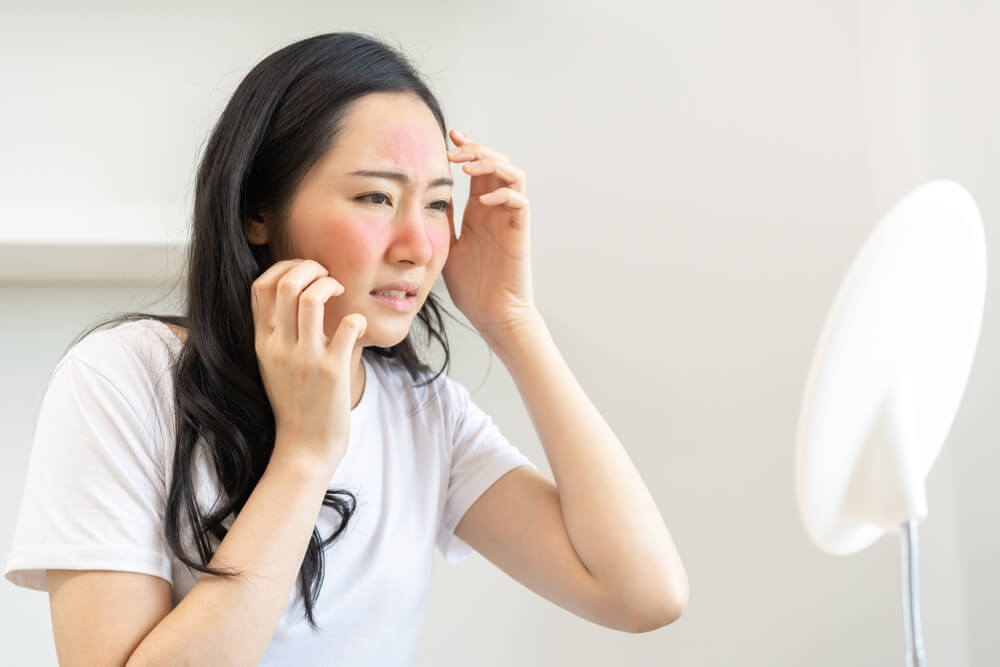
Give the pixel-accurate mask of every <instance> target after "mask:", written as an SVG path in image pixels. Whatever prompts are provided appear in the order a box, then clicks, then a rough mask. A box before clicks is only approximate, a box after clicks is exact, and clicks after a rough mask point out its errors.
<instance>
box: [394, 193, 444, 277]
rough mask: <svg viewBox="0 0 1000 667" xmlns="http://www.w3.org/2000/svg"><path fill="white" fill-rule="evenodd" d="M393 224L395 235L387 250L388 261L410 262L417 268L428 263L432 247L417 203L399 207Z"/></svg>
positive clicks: (423, 217)
mask: <svg viewBox="0 0 1000 667" xmlns="http://www.w3.org/2000/svg"><path fill="white" fill-rule="evenodd" d="M394 222H395V234H394V235H393V242H392V245H391V246H390V248H389V260H390V261H392V262H410V263H412V264H416V265H418V266H421V265H424V264H427V263H428V262H430V260H431V256H432V255H433V253H434V246H433V244H432V243H431V239H430V236H429V235H428V229H427V225H428V221H427V220H426V219H425V216H424V214H423V211H422V210H421V208H420V204H419V202H416V203H411V204H410V205H408V206H406V207H400V208H399V214H398V215H397V217H396V220H395V221H394Z"/></svg>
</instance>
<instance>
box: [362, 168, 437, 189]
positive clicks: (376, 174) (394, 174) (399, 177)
mask: <svg viewBox="0 0 1000 667" xmlns="http://www.w3.org/2000/svg"><path fill="white" fill-rule="evenodd" d="M348 175H349V176H368V177H370V178H387V179H389V180H390V181H398V182H399V183H402V184H403V185H409V183H410V178H409V176H407V175H406V174H403V173H401V172H398V171H373V170H370V169H360V170H358V171H352V172H351V173H350V174H348ZM454 184H455V181H453V180H452V179H450V178H448V177H447V176H443V177H441V178H436V179H434V180H433V181H431V182H430V183H428V184H427V187H428V188H436V187H438V186H440V185H454Z"/></svg>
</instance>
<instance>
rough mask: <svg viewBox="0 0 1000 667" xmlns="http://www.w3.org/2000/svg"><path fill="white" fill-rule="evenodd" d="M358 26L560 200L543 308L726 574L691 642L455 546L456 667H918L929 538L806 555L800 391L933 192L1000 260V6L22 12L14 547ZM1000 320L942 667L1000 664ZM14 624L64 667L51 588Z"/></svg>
mask: <svg viewBox="0 0 1000 667" xmlns="http://www.w3.org/2000/svg"><path fill="white" fill-rule="evenodd" d="M338 30H355V31H361V32H366V33H369V34H372V35H374V36H377V37H381V38H383V39H386V40H388V41H389V42H390V43H393V44H395V45H397V46H399V47H401V48H402V49H403V50H404V51H405V52H406V53H407V54H408V55H409V56H410V57H411V58H412V60H413V61H414V62H415V64H416V65H417V67H418V68H419V69H420V70H421V71H422V72H423V73H424V74H425V76H426V78H427V80H428V82H429V83H430V85H431V87H432V89H433V90H434V91H435V92H436V93H437V94H438V96H439V98H440V100H441V102H442V104H443V107H444V112H445V114H446V118H447V120H448V123H449V125H450V126H453V127H457V128H459V129H461V130H463V131H465V132H466V133H467V134H469V135H470V136H471V137H473V138H475V139H476V140H478V141H481V142H483V143H486V144H488V145H490V146H493V147H495V148H497V149H498V150H501V151H502V152H504V153H506V154H508V155H509V156H511V158H512V160H513V162H514V163H515V164H517V165H518V166H520V167H522V168H523V169H524V170H525V171H526V172H527V174H528V181H527V182H528V195H529V199H530V201H531V205H532V219H533V225H534V227H533V241H532V243H533V270H534V278H535V294H536V298H537V300H538V303H539V307H540V309H541V311H542V313H543V315H544V316H545V317H546V319H547V321H548V323H549V327H550V329H551V330H552V332H553V335H554V337H555V339H556V342H557V343H558V344H559V346H560V348H561V350H562V352H563V355H564V356H565V357H566V359H567V361H568V362H569V364H570V366H571V367H572V368H573V370H574V371H575V373H576V375H577V377H578V379H579V380H580V382H581V384H582V385H583V387H584V389H585V390H586V391H587V392H588V394H589V395H590V397H591V398H592V399H593V401H594V402H595V403H596V405H597V406H598V408H599V409H600V410H601V412H602V414H603V415H604V416H605V417H606V418H607V420H608V421H609V423H610V424H611V425H612V427H613V428H614V429H615V431H616V433H617V434H618V435H619V437H620V438H621V440H622V442H623V443H624V444H625V446H626V448H627V449H628V451H629V453H630V455H631V456H632V458H633V460H634V461H635V463H636V465H637V466H638V468H639V470H640V471H641V473H642V475H643V477H644V479H645V480H646V482H647V484H648V485H649V487H650V489H651V491H652V493H653V495H654V497H655V498H656V500H657V503H658V505H659V507H660V510H661V512H662V513H663V516H664V518H665V519H666V522H667V525H668V527H669V529H670V531H671V533H672V535H673V537H674V540H675V542H676V544H677V546H678V549H679V550H680V553H681V556H682V558H683V559H684V562H685V564H686V567H687V570H688V574H689V576H690V580H691V602H690V606H689V608H688V611H687V613H686V614H685V615H684V616H683V617H682V618H681V619H680V620H679V621H677V622H676V623H674V624H672V625H670V626H668V627H666V628H663V629H660V630H657V631H654V632H651V633H647V634H643V635H631V634H626V633H620V632H616V631H613V630H609V629H606V628H603V627H600V626H597V625H594V624H592V623H589V622H587V621H584V620H582V619H580V618H578V617H576V616H573V615H572V614H570V613H569V612H566V611H564V610H562V609H560V608H559V607H556V606H555V605H553V604H552V603H550V602H548V601H546V600H544V599H542V598H540V597H539V596H537V595H535V594H534V593H532V592H531V591H529V590H527V589H526V588H524V587H523V586H521V585H520V584H518V583H517V582H516V581H514V580H512V579H510V578H509V577H508V576H507V575H505V574H504V573H502V572H501V571H500V570H498V569H497V568H496V567H495V566H493V565H492V564H491V563H490V562H488V561H486V560H485V559H484V558H482V557H481V556H479V555H474V556H473V557H471V558H470V559H469V560H467V561H465V562H463V563H461V564H458V565H449V564H447V563H446V562H445V561H444V560H443V559H442V558H441V557H440V554H438V555H437V556H436V561H435V569H434V583H433V588H432V596H431V602H430V607H429V610H428V615H427V619H426V625H425V628H424V634H423V642H422V646H421V664H422V665H426V666H431V665H435V666H437V665H445V666H447V665H469V664H471V665H485V666H500V665H504V666H507V665H512V664H517V665H532V666H535V665H537V666H542V665H578V666H584V665H595V666H596V665H607V664H621V665H705V666H713V667H716V666H717V667H722V666H727V667H728V666H731V665H768V666H769V667H792V666H801V665H830V666H833V665H837V666H839V665H845V664H850V665H855V666H865V665H872V666H874V665H886V664H894V663H895V664H902V661H903V635H902V616H901V603H900V595H901V593H900V581H899V565H898V548H899V547H898V541H897V539H896V538H895V537H892V536H888V537H885V538H883V539H882V540H880V541H879V542H877V543H876V544H875V545H873V546H872V547H871V548H869V549H868V550H866V551H864V552H862V553H860V554H858V555H856V556H852V557H850V558H836V557H833V556H828V555H825V554H823V553H821V552H820V551H818V550H817V549H816V548H815V547H813V545H812V544H811V543H810V542H809V541H808V539H807V537H806V535H805V532H804V531H803V529H802V526H801V523H800V521H799V517H798V512H797V509H796V505H795V496H794V484H793V467H792V463H793V454H794V436H795V426H796V420H797V416H798V409H799V401H800V392H801V390H802V388H803V385H804V382H805V378H806V373H807V371H808V365H809V361H810V358H811V354H812V351H813V346H814V344H815V341H816V338H817V336H818V334H819V331H820V328H821V326H822V323H823V318H824V316H825V314H826V310H827V308H828V306H829V304H830V302H831V300H832V298H833V295H834V293H835V291H836V288H837V286H838V284H839V282H840V280H841V277H842V276H843V274H844V272H845V271H846V269H847V267H848V265H849V264H850V261H851V259H852V258H853V256H854V254H855V252H856V251H857V250H858V249H859V247H860V245H861V243H862V242H863V240H864V238H865V236H866V235H867V234H868V232H869V231H870V230H871V229H872V228H873V227H874V225H875V224H876V222H877V221H878V218H879V217H880V216H881V215H882V214H883V213H884V212H885V211H886V210H887V209H888V208H889V207H890V206H891V204H892V203H893V202H894V201H895V200H896V199H897V198H899V197H900V196H901V195H903V194H904V193H905V192H907V191H908V190H910V189H911V188H913V187H915V186H917V185H919V184H921V183H923V182H925V181H927V180H930V179H934V178H948V179H953V180H956V181H958V182H959V183H961V184H962V185H964V186H965V187H966V188H967V189H968V190H969V191H970V192H971V193H972V195H973V197H974V198H975V199H976V200H977V202H978V204H979V207H980V210H981V212H982V215H983V219H984V223H985V227H986V237H987V243H988V249H989V263H990V266H991V267H996V266H1000V254H998V253H1000V246H998V241H997V235H996V233H995V230H996V229H997V223H996V220H998V218H1000V188H998V187H997V185H998V176H1000V124H998V121H997V118H1000V88H998V87H997V85H996V71H997V70H996V68H997V63H998V62H1000V43H998V42H997V41H996V40H995V39H993V37H995V35H996V34H997V32H998V30H1000V3H991V2H984V1H979V2H974V1H967V2H962V1H956V0H922V1H918V0H912V1H907V0H867V1H864V0H843V1H841V2H829V3H801V2H795V1H793V0H770V1H764V0H762V1H758V2H754V3H745V2H738V1H735V0H720V1H719V2H711V3H690V2H683V3H682V2H671V1H669V0H666V1H661V2H652V1H650V0H615V1H614V2H610V1H609V2H597V3H584V2H578V3H568V2H556V1H554V0H530V1H529V0H515V1H512V2H491V3H473V2H470V3H466V2H456V1H454V0H424V1H423V2H421V3H405V2H402V1H397V2H388V1H385V0H369V1H367V2H364V3H353V2H352V3H347V2H303V1H296V0H286V1H285V2H283V3H280V4H279V3H257V2H247V1H242V2H238V3H237V2H214V3H202V2H193V1H189V0H176V1H175V2H171V3H130V2H122V1H117V2H83V3H80V2H74V3H69V2H67V3H58V2H53V1H50V0H39V1H36V2H32V3H30V4H29V3H18V2H11V0H3V2H2V3H0V81H2V82H3V93H2V97H3V104H2V105H0V146H2V147H3V148H2V150H3V155H4V157H3V159H2V160H0V325H2V326H0V369H2V370H0V410H2V418H3V424H4V426H5V429H4V430H5V436H4V438H3V441H2V444H0V447H2V452H3V455H4V456H3V462H2V463H3V465H2V466H0V554H2V555H3V556H4V558H6V553H7V551H8V550H9V546H10V539H11V537H12V533H13V529H14V522H15V519H16V516H17V510H18V506H19V503H20V496H21V492H22V489H23V484H24V474H25V472H26V467H27V462H28V456H29V453H30V447H31V440H32V435H33V431H34V425H35V418H36V416H37V412H38V408H39V405H40V402H41V398H42V395H43V393H44V389H45V383H46V381H47V378H48V374H49V373H50V372H51V370H52V368H53V367H54V366H55V364H56V362H57V361H58V359H59V358H60V357H61V356H62V354H63V352H64V351H65V349H66V347H67V346H68V345H69V343H70V340H71V339H72V338H73V336H75V335H76V334H77V333H79V332H80V331H81V330H82V329H83V328H84V327H85V326H86V325H87V324H89V323H91V322H93V321H95V320H96V319H98V318H99V317H101V316H103V315H106V314H111V313H114V312H117V311H122V310H138V309H145V310H153V311H156V312H165V313H168V312H178V311H179V308H180V306H179V303H180V301H179V298H178V293H177V290H176V287H177V280H178V271H179V270H180V259H181V249H182V247H183V244H184V242H185V239H186V238H187V234H188V228H187V225H188V223H189V218H190V215H189V213H190V207H191V202H192V195H193V182H194V170H195V168H196V165H197V161H198V157H199V155H200V151H201V149H202V147H203V142H204V141H205V139H206V138H207V135H208V133H209V131H210V129H211V127H212V125H213V124H214V122H215V120H216V118H217V117H218V114H219V113H220V112H221V110H222V107H223V106H224V104H225V102H226V101H227V99H228V97H229V96H230V95H231V93H232V92H233V90H234V89H235V87H236V85H237V83H238V82H239V81H240V79H241V78H242V77H243V76H244V75H245V74H246V73H247V72H248V71H249V70H250V69H251V68H252V66H253V65H254V64H255V63H256V62H257V61H259V60H260V59H262V58H263V57H265V56H266V55H267V54H269V53H271V52H272V51H274V50H276V49H278V48H280V47H282V46H284V45H286V44H288V43H290V42H292V41H296V40H298V39H301V38H304V37H307V36H310V35H313V34H317V33H321V32H332V31H338ZM452 171H453V174H455V175H456V177H461V176H462V172H461V171H460V170H458V169H455V168H453V170H452ZM467 181H468V179H467V178H461V179H459V183H458V185H457V187H456V190H455V193H456V194H455V199H456V210H457V211H461V210H462V207H463V206H464V200H465V196H466V194H467V192H468V184H467ZM206 289H211V286H206ZM436 290H437V291H438V292H439V293H440V294H441V295H442V296H443V297H444V298H445V301H446V303H448V304H450V301H448V300H447V297H446V293H445V290H444V286H443V283H439V285H438V286H437V287H436ZM998 295H1000V291H998V289H997V284H996V278H991V285H990V287H989V289H988V294H987V304H986V313H985V319H984V329H983V334H982V338H981V342H980V348H979V353H978V356H977V358H976V362H975V364H974V366H973V370H972V375H971V379H970V384H969V387H968V390H967V393H966V396H965V400H964V403H963V405H962V407H961V409H960V411H959V413H958V416H957V419H956V422H955V426H954V429H953V430H952V433H951V436H950V438H949V442H948V443H947V444H946V446H945V448H944V450H943V453H942V455H941V458H940V460H939V461H938V464H937V465H936V467H935V468H934V469H933V471H932V473H931V476H930V479H929V480H928V502H929V507H930V516H929V517H928V519H927V521H926V522H924V523H923V524H922V526H921V535H920V539H921V547H922V551H921V568H922V596H923V598H922V601H923V620H924V629H925V632H924V634H925V643H926V649H927V656H928V662H929V664H931V665H948V666H949V667H986V666H989V665H997V664H1000V644H998V643H997V642H995V641H992V639H993V637H992V634H993V632H995V630H994V625H995V623H996V621H997V620H998V619H997V612H996V611H995V605H994V604H993V601H994V600H995V599H997V597H998V595H1000V572H998V570H997V568H996V567H995V563H997V562H998V561H1000V538H998V536H997V533H996V530H995V529H996V527H997V525H998V521H1000V503H998V501H997V495H996V493H995V492H994V488H995V484H994V483H993V482H991V479H992V478H993V476H994V474H995V473H994V471H996V470H997V469H1000V450H998V448H997V447H996V446H995V443H996V435H997V434H998V433H1000V411H998V410H997V409H996V405H995V403H996V399H995V397H996V396H997V395H998V393H1000V340H998V332H1000V311H998V307H997V306H998V305H1000V296H998ZM449 309H450V310H451V312H452V313H454V314H455V315H456V316H457V317H458V318H459V319H460V320H463V321H464V318H462V317H461V315H460V313H459V312H458V310H457V309H455V308H454V307H449ZM449 324H451V323H449ZM449 333H450V335H451V338H452V344H453V353H454V356H453V366H452V371H451V375H452V376H453V377H455V378H456V379H458V380H460V381H462V382H463V383H465V384H466V385H467V386H468V387H469V388H470V390H472V391H473V397H474V399H475V400H476V401H477V402H478V403H479V404H480V405H481V406H482V407H483V408H484V409H485V410H486V411H487V412H489V413H491V414H492V415H493V416H494V419H495V420H496V421H497V423H498V424H499V425H500V427H501V430H502V431H504V433H505V434H506V435H507V437H508V438H509V439H510V440H511V441H512V442H513V443H515V444H516V445H517V446H518V447H520V448H521V449H522V450H523V451H524V452H525V453H526V454H527V455H528V456H529V457H530V458H531V459H532V460H533V461H535V462H536V464H537V465H538V466H539V468H540V469H541V470H542V471H543V472H549V468H548V466H547V463H546V459H545V455H544V451H543V450H542V448H541V445H540V443H539V441H538V439H537V437H536V435H535V433H534V430H533V428H532V426H531V423H530V420H529V418H528V416H527V413H526V411H525V410H524V407H523V405H522V403H521V401H520V398H519V395H518V393H517V391H516V388H515V387H514V385H513V382H512V381H511V379H510V377H509V375H508V374H507V373H506V370H505V369H504V367H503V365H502V364H501V363H500V362H499V360H498V359H496V358H495V357H491V355H490V353H489V350H488V348H487V347H486V345H485V344H484V343H483V342H482V341H481V340H480V339H479V338H478V337H477V336H475V335H473V334H470V333H469V331H467V330H466V329H464V328H462V327H460V326H457V325H453V326H451V327H450V329H449ZM609 500H610V501H611V502H613V499H609ZM622 511H628V508H627V507H623V508H622ZM0 628H3V630H2V633H3V635H4V637H3V639H4V641H3V647H4V648H3V649H2V650H3V652H4V653H3V655H2V656H0V661H2V662H4V663H5V664H11V665H14V664H16V665H28V664H31V665H48V664H51V665H54V664H56V659H55V650H54V646H53V642H52V636H51V625H50V620H49V616H48V598H47V596H46V595H45V594H43V593H39V592H34V591H27V590H23V589H19V588H16V587H14V586H12V585H11V584H9V583H7V582H3V583H2V584H0Z"/></svg>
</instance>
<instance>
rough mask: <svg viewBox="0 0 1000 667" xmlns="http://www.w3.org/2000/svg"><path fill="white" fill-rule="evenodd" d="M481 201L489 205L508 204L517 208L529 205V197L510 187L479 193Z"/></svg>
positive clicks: (509, 206)
mask: <svg viewBox="0 0 1000 667" xmlns="http://www.w3.org/2000/svg"><path fill="white" fill-rule="evenodd" d="M479 201H481V202H482V203H483V204H486V205H487V206H507V207H508V208H516V209H524V208H527V207H528V198H527V197H525V196H524V195H523V194H521V193H520V192H517V191H515V190H511V189H510V188H499V189H497V190H494V191H493V192H487V193H486V194H482V195H479Z"/></svg>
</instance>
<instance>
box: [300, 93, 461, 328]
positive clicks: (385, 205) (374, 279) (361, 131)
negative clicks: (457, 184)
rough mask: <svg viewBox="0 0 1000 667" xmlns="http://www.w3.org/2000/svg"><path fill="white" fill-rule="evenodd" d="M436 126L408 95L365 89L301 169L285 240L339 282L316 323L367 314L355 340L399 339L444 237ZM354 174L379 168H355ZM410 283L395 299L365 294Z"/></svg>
mask: <svg viewBox="0 0 1000 667" xmlns="http://www.w3.org/2000/svg"><path fill="white" fill-rule="evenodd" d="M446 151H447V146H446V144H445V140H444V136H443V135H442V132H441V128H440V126H439V125H438V123H437V120H436V119H435V117H434V114H433V113H431V110H430V109H429V108H428V107H427V105H426V104H425V103H424V102H423V101H422V100H421V99H420V98H419V97H417V96H416V95H414V94H412V93H407V92H392V93H372V94H369V95H366V96H364V97H361V98H359V99H357V100H355V101H354V102H353V103H352V104H351V106H350V107H349V109H348V112H347V115H346V116H345V119H344V123H343V126H342V130H341V132H340V134H339V136H338V137H337V139H336V140H335V142H334V146H333V148H332V149H331V150H329V151H328V152H327V153H326V155H324V156H323V158H321V159H320V161H319V162H318V163H317V164H316V165H315V166H314V168H313V169H312V170H311V171H310V172H309V173H308V174H307V175H306V177H305V178H304V179H303V181H302V183H301V184H300V186H299V188H298V190H297V191H296V192H295V194H294V195H293V197H292V201H291V204H290V207H289V209H288V210H289V212H288V217H287V219H286V220H285V221H284V225H283V227H284V237H285V238H284V244H283V245H284V247H286V248H288V249H289V252H290V253H291V256H292V257H298V258H303V259H313V260H315V261H317V262H319V263H320V264H322V265H323V266H325V267H326V268H327V269H328V270H329V272H330V276H331V277H333V278H335V279H336V280H337V281H339V282H340V283H341V284H343V286H344V293H343V294H341V295H340V296H334V297H331V298H330V300H329V301H327V306H326V318H325V328H326V334H327V335H328V336H331V337H332V336H333V334H334V332H335V331H336V330H337V327H338V326H339V324H340V320H341V318H343V317H344V316H345V315H349V314H350V313H361V314H362V315H364V316H365V318H366V319H367V320H368V327H367V330H366V332H365V335H364V336H363V337H362V339H361V340H360V341H359V342H360V344H361V345H377V346H379V347H391V346H392V345H395V344H397V343H399V342H400V341H402V340H403V339H404V338H405V337H406V334H407V332H408V331H409V329H410V324H411V323H412V321H413V318H414V317H415V316H416V314H417V311H419V310H420V307H421V306H422V305H423V304H424V301H425V300H426V299H427V294H428V293H429V292H430V290H431V287H432V286H433V285H434V281H435V280H436V279H437V277H438V275H439V274H440V273H441V268H442V267H443V266H444V263H445V260H446V259H447V258H448V248H449V245H450V241H451V210H450V200H451V185H452V179H451V169H450V163H449V162H448V157H447V154H446ZM358 172H381V174H375V173H358ZM396 281H413V283H414V284H413V290H412V293H413V296H412V297H407V298H404V299H398V298H392V297H386V296H378V295H376V294H374V293H373V292H374V291H375V290H376V289H378V288H380V287H384V286H386V285H389V284H390V283H394V282H396Z"/></svg>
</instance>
